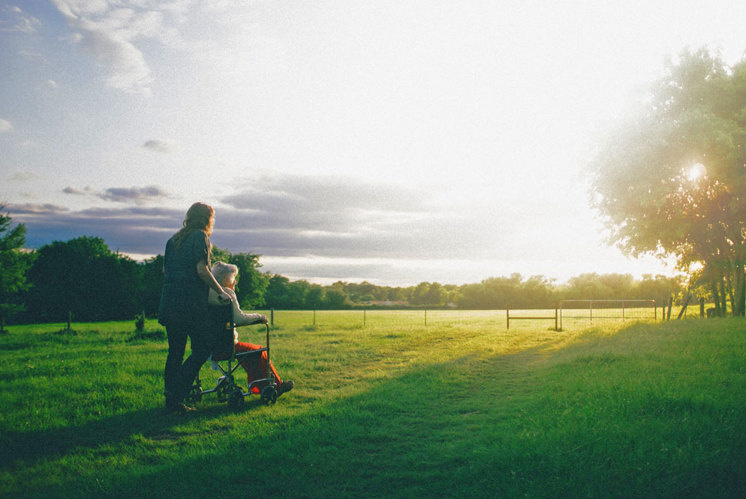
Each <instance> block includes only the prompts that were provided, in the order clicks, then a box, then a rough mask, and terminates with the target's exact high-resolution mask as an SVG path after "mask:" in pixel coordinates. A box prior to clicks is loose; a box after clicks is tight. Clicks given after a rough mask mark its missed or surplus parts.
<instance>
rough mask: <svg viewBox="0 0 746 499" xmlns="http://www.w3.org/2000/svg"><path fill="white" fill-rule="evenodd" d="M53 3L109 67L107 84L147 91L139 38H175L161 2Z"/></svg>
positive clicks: (169, 10)
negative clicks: (133, 3)
mask: <svg viewBox="0 0 746 499" xmlns="http://www.w3.org/2000/svg"><path fill="white" fill-rule="evenodd" d="M53 3H54V5H55V6H56V7H57V9H58V10H59V11H60V12H61V13H62V15H63V16H64V17H65V19H66V20H67V23H68V25H69V26H70V27H71V28H72V29H73V30H75V31H76V33H75V36H74V39H75V40H77V41H78V42H79V43H80V44H81V45H82V46H83V47H84V48H85V49H86V50H88V51H89V52H90V53H91V54H92V55H93V56H94V58H95V59H96V60H97V61H98V62H100V63H101V64H103V65H104V66H106V67H107V68H108V69H109V76H108V78H107V80H106V83H107V85H108V86H110V87H112V88H116V89H118V90H121V91H123V92H127V93H140V94H149V93H150V84H151V83H152V82H153V78H152V76H151V71H150V67H149V66H148V63H147V61H146V60H145V55H144V54H143V52H142V50H141V49H140V48H138V45H137V44H138V43H139V42H140V41H142V40H152V39H155V40H159V41H161V42H163V43H170V42H172V41H173V40H174V39H177V38H178V33H177V32H176V30H175V29H173V28H171V27H169V26H168V25H167V24H166V22H165V21H164V12H165V13H171V14H173V13H174V12H176V11H175V10H174V9H172V8H164V7H163V5H161V2H157V1H143V2H138V3H137V4H136V6H133V8H124V7H122V6H121V2H119V1H114V0H111V1H107V0H99V1H95V2H86V1H78V0H53Z"/></svg>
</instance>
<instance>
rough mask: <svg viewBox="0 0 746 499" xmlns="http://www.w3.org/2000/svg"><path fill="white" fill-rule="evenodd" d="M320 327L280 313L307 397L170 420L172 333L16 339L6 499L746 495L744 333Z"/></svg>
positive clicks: (94, 331) (473, 324) (208, 409)
mask: <svg viewBox="0 0 746 499" xmlns="http://www.w3.org/2000/svg"><path fill="white" fill-rule="evenodd" d="M309 314H312V312H311V313H309V312H282V313H276V315H275V328H274V329H273V331H272V348H273V350H272V357H273V360H274V362H275V364H276V366H277V368H278V370H279V371H280V374H281V375H282V376H283V377H286V378H289V379H294V380H295V381H296V383H297V385H296V389H295V390H294V391H292V392H291V393H289V394H287V395H285V396H283V397H281V398H280V400H279V401H278V402H277V404H276V405H274V406H269V407H266V406H263V405H261V404H259V403H258V402H257V399H256V398H254V399H250V400H249V402H248V404H247V407H246V409H245V410H243V411H241V412H237V413H233V412H230V411H228V409H227V407H226V405H225V404H221V403H218V402H217V401H216V400H215V399H214V398H210V397H206V399H205V400H204V401H203V402H202V403H201V404H199V406H198V408H199V410H198V412H197V413H196V414H193V415H188V416H186V417H178V416H167V415H165V414H164V412H163V410H162V403H163V396H162V389H163V388H162V369H163V363H164V361H165V356H166V351H167V348H166V342H165V340H164V339H162V338H159V335H158V333H157V331H159V330H160V327H159V326H158V325H157V324H155V323H153V322H151V321H149V322H148V323H147V324H146V328H145V330H146V331H155V332H156V333H154V334H152V335H141V336H137V335H135V333H134V324H133V323H131V322H122V323H101V324H74V325H73V329H74V331H75V332H72V333H70V332H66V331H61V329H63V328H64V327H65V325H51V326H50V325H43V326H23V327H11V328H10V334H8V335H6V336H2V337H0V349H2V352H3V362H2V364H1V365H0V381H2V392H0V407H2V413H0V430H1V431H2V435H0V437H2V442H3V445H2V449H1V450H0V463H1V464H0V495H22V496H25V495H44V494H52V495H54V496H76V497H77V496H79V495H105V496H106V495H108V496H115V495H116V496H122V495H126V496H128V495H137V496H143V495H145V496H163V495H167V496H181V495H183V496H194V495H198V496H212V495H218V496H223V495H267V494H277V495H285V496H317V497H322V496H323V497H328V496H329V495H332V496H335V495H349V496H423V495H426V496H443V495H450V496H456V497H463V496H475V495H476V496H490V497H494V496H518V495H524V494H528V495H530V496H547V495H549V496H565V495H572V496H578V495H589V496H596V497H598V496H603V497H608V496H630V495H631V496H640V495H646V496H649V495H652V496H679V497H680V496H682V495H695V496H697V495H699V496H701V495H712V494H714V495H720V496H738V495H743V494H744V493H745V492H746V479H745V478H744V476H743V474H742V470H743V469H745V468H744V466H745V465H746V457H744V456H746V453H745V452H744V451H746V429H744V427H743V425H742V424H741V423H740V422H741V421H743V420H744V417H746V396H745V395H744V393H746V391H745V389H746V368H744V367H743V365H744V364H743V359H744V358H745V355H746V323H744V322H743V320H736V319H729V320H711V321H694V320H689V321H672V322H670V323H666V324H657V325H656V324H652V323H637V324H625V323H622V322H619V321H616V322H614V323H609V324H603V325H598V324H595V323H594V324H593V326H592V327H590V324H586V326H588V327H579V328H577V329H565V330H564V331H562V332H556V331H553V330H551V326H553V324H550V323H548V322H547V321H538V322H537V323H532V322H531V321H525V322H524V323H521V324H520V326H518V327H516V328H513V326H512V325H511V329H510V330H507V329H506V328H505V317H504V315H501V314H500V313H483V312H480V313H470V312H468V313H467V312H458V313H454V312H450V311H442V312H437V313H433V312H428V317H427V320H428V325H425V323H424V311H416V312H401V313H400V312H396V313H391V312H380V311H378V312H371V311H368V312H367V314H366V318H365V325H363V324H362V321H360V319H361V318H362V317H360V316H362V312H361V311H360V312H358V311H354V312H353V311H349V312H344V313H339V314H337V313H332V312H317V316H316V321H317V322H316V325H315V326H314V325H313V318H312V315H309ZM420 319H422V323H420ZM431 321H432V322H431ZM620 328H621V329H620ZM240 333H241V337H242V339H244V340H250V341H252V342H257V343H261V342H263V341H264V333H263V330H262V328H259V327H248V328H241V329H240ZM239 372H242V371H239ZM202 376H203V378H204V379H205V385H209V383H211V382H212V381H214V377H215V376H216V374H215V373H214V372H211V371H209V369H207V368H206V367H205V368H203V370H202Z"/></svg>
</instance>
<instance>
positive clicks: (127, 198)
mask: <svg viewBox="0 0 746 499" xmlns="http://www.w3.org/2000/svg"><path fill="white" fill-rule="evenodd" d="M62 192H64V193H65V194H70V195H73V196H94V197H97V198H99V199H103V200H105V201H112V202H115V203H134V204H137V205H142V204H145V203H149V202H158V201H163V200H164V199H167V198H168V197H169V194H168V193H167V192H166V191H164V190H163V189H161V188H160V187H158V186H155V185H149V186H145V187H109V188H108V189H105V190H103V191H97V190H95V189H93V188H91V187H85V188H83V189H77V188H75V187H70V186H68V187H65V188H64V189H62Z"/></svg>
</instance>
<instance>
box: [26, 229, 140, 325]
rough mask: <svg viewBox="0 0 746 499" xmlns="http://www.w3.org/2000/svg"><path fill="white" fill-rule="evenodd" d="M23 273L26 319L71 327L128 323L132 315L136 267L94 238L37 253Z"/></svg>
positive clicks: (137, 276) (135, 309)
mask: <svg viewBox="0 0 746 499" xmlns="http://www.w3.org/2000/svg"><path fill="white" fill-rule="evenodd" d="M36 253H37V258H36V260H35V262H34V265H33V266H32V267H31V269H30V270H29V273H28V278H29V281H30V282H31V283H32V284H33V287H32V288H31V290H30V291H29V293H28V296H27V308H28V313H29V315H30V317H29V318H30V319H31V320H34V321H63V320H65V319H67V317H68V313H72V315H73V319H74V320H76V321H101V320H112V319H131V318H133V317H134V316H135V313H137V312H139V310H138V294H139V290H140V289H139V288H140V283H141V272H140V269H139V268H138V265H137V263H136V262H135V261H134V260H132V259H130V258H127V257H125V256H121V255H119V254H118V253H115V252H113V251H111V250H110V249H109V247H108V246H107V245H106V242H105V241H104V240H103V239H101V238H99V237H88V236H83V237H77V238H75V239H71V240H69V241H66V242H62V241H54V242H52V243H50V244H47V245H44V246H42V247H41V248H39V249H38V250H37V252H36Z"/></svg>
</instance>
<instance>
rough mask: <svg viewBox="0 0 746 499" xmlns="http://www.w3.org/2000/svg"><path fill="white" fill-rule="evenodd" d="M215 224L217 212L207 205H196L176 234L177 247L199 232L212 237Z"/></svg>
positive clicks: (188, 212)
mask: <svg viewBox="0 0 746 499" xmlns="http://www.w3.org/2000/svg"><path fill="white" fill-rule="evenodd" d="M214 223H215V210H213V209H212V206H210V205H209V204H205V203H194V204H193V205H192V206H190V207H189V209H188V210H187V213H186V217H184V222H183V223H182V227H181V229H180V230H179V232H177V233H176V236H175V242H176V245H177V246H179V245H180V244H181V242H182V241H183V240H184V238H185V237H186V236H188V235H189V234H191V233H192V232H194V231H197V230H200V231H203V232H204V233H205V234H207V237H210V236H211V235H212V227H213V224H214Z"/></svg>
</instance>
